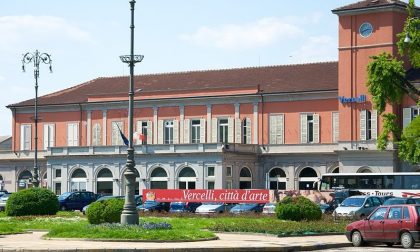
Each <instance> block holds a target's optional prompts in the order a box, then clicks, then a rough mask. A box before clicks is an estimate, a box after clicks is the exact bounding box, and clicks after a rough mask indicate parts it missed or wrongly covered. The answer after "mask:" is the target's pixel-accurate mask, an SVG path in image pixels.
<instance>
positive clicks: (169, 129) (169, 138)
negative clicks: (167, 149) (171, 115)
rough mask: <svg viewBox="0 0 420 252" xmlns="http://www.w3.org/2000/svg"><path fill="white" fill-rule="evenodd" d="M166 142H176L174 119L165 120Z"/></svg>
mask: <svg viewBox="0 0 420 252" xmlns="http://www.w3.org/2000/svg"><path fill="white" fill-rule="evenodd" d="M163 137H164V142H163V143H164V144H173V143H174V121H165V122H164V133H163Z"/></svg>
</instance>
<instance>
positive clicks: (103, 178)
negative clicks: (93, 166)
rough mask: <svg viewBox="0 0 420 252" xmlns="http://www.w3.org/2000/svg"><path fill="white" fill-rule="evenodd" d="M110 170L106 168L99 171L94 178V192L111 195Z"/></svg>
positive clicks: (111, 181)
mask: <svg viewBox="0 0 420 252" xmlns="http://www.w3.org/2000/svg"><path fill="white" fill-rule="evenodd" d="M112 178H113V176H112V172H111V171H110V170H109V169H108V168H103V169H101V170H100V171H99V173H98V177H97V178H96V181H97V182H96V193H97V194H101V195H113V180H112Z"/></svg>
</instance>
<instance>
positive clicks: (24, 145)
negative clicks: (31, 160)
mask: <svg viewBox="0 0 420 252" xmlns="http://www.w3.org/2000/svg"><path fill="white" fill-rule="evenodd" d="M31 133H32V129H31V125H21V126H20V149H21V150H30V149H31V140H32V139H31Z"/></svg>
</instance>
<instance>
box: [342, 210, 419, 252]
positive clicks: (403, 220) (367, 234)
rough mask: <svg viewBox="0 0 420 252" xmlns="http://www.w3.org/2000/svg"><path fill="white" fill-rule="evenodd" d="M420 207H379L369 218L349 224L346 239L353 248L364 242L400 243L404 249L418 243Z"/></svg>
mask: <svg viewBox="0 0 420 252" xmlns="http://www.w3.org/2000/svg"><path fill="white" fill-rule="evenodd" d="M419 216H420V205H389V206H380V207H378V208H377V209H376V210H375V211H373V212H372V213H371V214H370V215H369V217H367V218H366V219H363V220H359V221H356V222H353V223H350V224H349V225H347V227H346V237H347V239H348V240H349V241H351V242H352V243H353V246H355V247H358V246H362V245H363V244H364V243H365V242H383V243H385V244H386V245H388V246H392V245H394V244H396V243H401V245H402V246H403V247H404V248H412V247H414V245H415V243H416V242H420V217H419Z"/></svg>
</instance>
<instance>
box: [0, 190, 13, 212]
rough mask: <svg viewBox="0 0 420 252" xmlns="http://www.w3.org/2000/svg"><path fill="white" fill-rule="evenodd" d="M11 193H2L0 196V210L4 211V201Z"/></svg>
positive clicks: (5, 201)
mask: <svg viewBox="0 0 420 252" xmlns="http://www.w3.org/2000/svg"><path fill="white" fill-rule="evenodd" d="M10 195H12V193H4V194H3V195H1V196H0V211H4V209H6V203H7V200H8V199H9V197H10Z"/></svg>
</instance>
